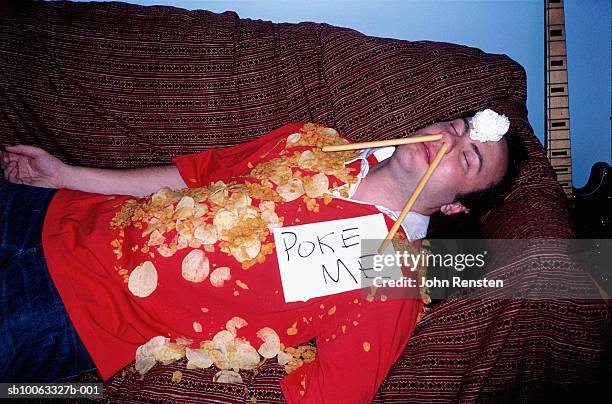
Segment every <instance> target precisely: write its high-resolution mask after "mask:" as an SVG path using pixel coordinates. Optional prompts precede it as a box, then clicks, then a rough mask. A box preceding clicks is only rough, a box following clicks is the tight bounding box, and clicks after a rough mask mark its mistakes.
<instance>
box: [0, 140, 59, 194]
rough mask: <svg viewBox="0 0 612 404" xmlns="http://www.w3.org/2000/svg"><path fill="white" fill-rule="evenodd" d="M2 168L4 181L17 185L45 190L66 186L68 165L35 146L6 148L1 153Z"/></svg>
mask: <svg viewBox="0 0 612 404" xmlns="http://www.w3.org/2000/svg"><path fill="white" fill-rule="evenodd" d="M0 166H1V167H2V170H3V171H4V179H6V180H8V181H10V182H13V183H15V184H25V185H32V186H36V187H43V188H61V187H63V186H64V171H65V169H66V164H64V163H62V162H61V161H60V160H59V159H58V158H56V157H53V156H52V155H50V154H49V153H47V152H46V151H44V150H43V149H41V148H39V147H34V146H25V145H16V146H6V151H5V152H3V151H0Z"/></svg>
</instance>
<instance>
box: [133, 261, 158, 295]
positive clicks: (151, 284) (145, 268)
mask: <svg viewBox="0 0 612 404" xmlns="http://www.w3.org/2000/svg"><path fill="white" fill-rule="evenodd" d="M128 289H129V290H130V292H132V294H133V295H134V296H138V297H147V296H149V295H150V294H151V293H153V292H154V291H155V289H157V270H156V269H155V266H154V265H153V263H152V262H151V261H145V262H143V263H142V264H140V265H138V266H137V267H136V268H134V270H133V271H132V273H130V277H129V280H128Z"/></svg>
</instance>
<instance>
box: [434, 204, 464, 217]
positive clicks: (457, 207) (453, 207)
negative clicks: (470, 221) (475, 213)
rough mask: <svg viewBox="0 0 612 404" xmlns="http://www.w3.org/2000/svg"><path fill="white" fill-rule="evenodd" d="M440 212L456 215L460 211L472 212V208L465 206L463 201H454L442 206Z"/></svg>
mask: <svg viewBox="0 0 612 404" xmlns="http://www.w3.org/2000/svg"><path fill="white" fill-rule="evenodd" d="M440 212H442V213H444V214H445V215H456V214H457V213H460V212H463V213H470V209H469V208H466V207H465V206H463V204H462V203H461V202H453V203H447V204H446V205H442V206H440Z"/></svg>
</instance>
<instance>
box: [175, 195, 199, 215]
mask: <svg viewBox="0 0 612 404" xmlns="http://www.w3.org/2000/svg"><path fill="white" fill-rule="evenodd" d="M183 208H191V209H193V208H195V200H194V199H193V198H192V197H190V196H183V197H182V198H181V200H180V201H179V203H178V204H177V205H176V207H175V208H174V211H175V212H176V211H178V210H180V209H183Z"/></svg>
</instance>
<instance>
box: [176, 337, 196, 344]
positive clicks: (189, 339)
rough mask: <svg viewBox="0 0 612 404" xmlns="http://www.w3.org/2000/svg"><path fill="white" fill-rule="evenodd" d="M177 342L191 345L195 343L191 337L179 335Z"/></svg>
mask: <svg viewBox="0 0 612 404" xmlns="http://www.w3.org/2000/svg"><path fill="white" fill-rule="evenodd" d="M176 343H177V344H179V345H182V346H189V345H191V344H193V340H192V339H191V338H185V337H178V338H177V339H176Z"/></svg>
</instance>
